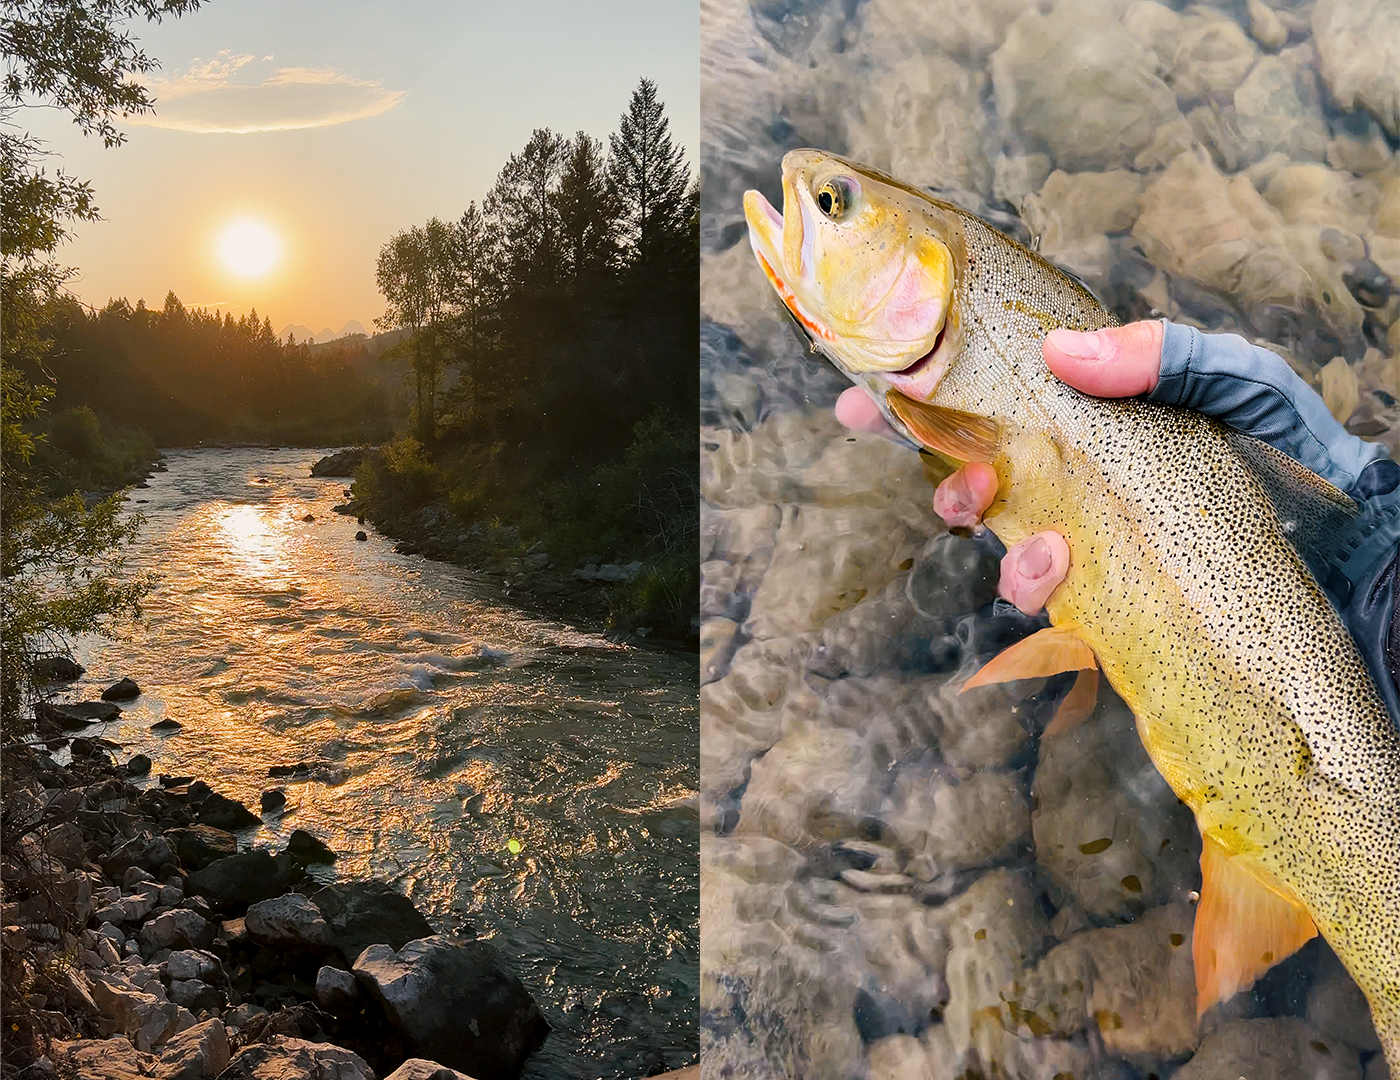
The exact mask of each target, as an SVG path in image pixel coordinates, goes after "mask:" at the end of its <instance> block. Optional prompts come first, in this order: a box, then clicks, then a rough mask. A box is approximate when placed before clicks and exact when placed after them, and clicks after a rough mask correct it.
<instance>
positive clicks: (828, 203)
mask: <svg viewBox="0 0 1400 1080" xmlns="http://www.w3.org/2000/svg"><path fill="white" fill-rule="evenodd" d="M855 194H856V192H855V185H854V184H852V183H851V181H849V180H847V179H846V178H845V177H842V176H837V177H833V178H832V179H830V180H828V181H827V182H826V183H824V184H823V185H822V186H821V187H819V188H817V207H818V208H819V209H820V210H821V212H822V213H823V214H825V215H826V216H827V217H829V218H831V220H832V221H840V220H841V219H842V218H843V217H845V216H846V215H847V214H848V213H850V211H851V207H852V206H853V205H854V203H855Z"/></svg>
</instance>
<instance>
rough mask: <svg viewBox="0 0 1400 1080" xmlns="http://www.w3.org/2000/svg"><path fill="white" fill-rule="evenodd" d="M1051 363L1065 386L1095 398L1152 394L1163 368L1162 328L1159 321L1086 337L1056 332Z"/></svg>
mask: <svg viewBox="0 0 1400 1080" xmlns="http://www.w3.org/2000/svg"><path fill="white" fill-rule="evenodd" d="M1043 350H1044V353H1045V363H1046V364H1047V365H1048V366H1049V368H1050V371H1051V373H1052V374H1053V375H1054V376H1055V378H1057V379H1059V380H1060V381H1061V382H1064V383H1068V384H1069V385H1070V386H1072V387H1074V388H1075V389H1076V390H1082V391H1084V393H1086V394H1093V395H1094V396H1095V397H1106V398H1119V397H1135V396H1136V395H1138V394H1146V393H1148V392H1149V391H1151V390H1153V389H1155V388H1156V386H1157V376H1158V375H1159V374H1160V372H1161V368H1162V324H1161V323H1160V322H1159V321H1157V320H1156V319H1148V320H1145V321H1143V322H1135V323H1129V324H1128V325H1127V326H1111V327H1108V328H1106V329H1104V330H1094V331H1092V332H1091V333H1082V332H1080V331H1078V330H1051V331H1050V333H1049V334H1048V335H1047V336H1046V338H1045V344H1044V346H1043Z"/></svg>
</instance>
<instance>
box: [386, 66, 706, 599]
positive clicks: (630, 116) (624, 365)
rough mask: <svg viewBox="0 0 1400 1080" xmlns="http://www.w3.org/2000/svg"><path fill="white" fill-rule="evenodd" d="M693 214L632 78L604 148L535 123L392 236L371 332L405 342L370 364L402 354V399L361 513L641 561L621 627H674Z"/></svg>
mask: <svg viewBox="0 0 1400 1080" xmlns="http://www.w3.org/2000/svg"><path fill="white" fill-rule="evenodd" d="M697 204H698V189H697V187H696V185H695V184H694V183H693V182H692V180H691V171H690V167H689V165H688V164H687V162H686V159H685V155H684V152H683V150H682V149H681V148H680V147H678V146H676V145H675V144H674V143H673V142H672V140H671V137H670V133H669V123H668V121H667V118H666V115H665V107H664V105H663V104H662V102H661V101H660V100H659V99H658V98H657V95H656V86H655V84H654V83H652V82H651V81H650V80H648V79H642V80H641V81H640V84H639V85H638V87H637V89H636V90H635V91H634V92H633V94H632V97H631V101H630V103H629V106H628V109H627V111H626V112H625V113H624V114H623V115H622V117H621V120H620V122H619V125H618V130H617V131H615V132H613V133H612V134H611V135H610V136H609V137H608V140H607V142H606V143H604V142H603V141H601V140H599V139H596V138H594V137H592V136H591V135H589V134H588V133H586V132H582V131H580V132H578V133H577V134H575V135H574V136H573V137H572V138H567V137H565V136H562V135H559V134H556V133H555V132H552V131H549V130H547V129H539V130H536V131H535V132H534V133H533V134H532V135H531V137H530V140H529V141H528V142H527V143H526V145H525V146H524V147H523V148H522V149H521V150H520V151H519V152H518V153H515V154H512V155H511V156H510V158H509V159H508V160H507V161H506V163H505V165H504V167H503V168H502V169H501V171H500V173H499V175H498V176H497V177H496V180H495V183H494V184H493V185H492V186H491V188H490V190H489V191H488V192H487V194H486V196H485V198H484V199H483V200H482V202H481V204H480V205H478V204H477V203H475V202H473V203H471V204H469V205H468V206H467V208H466V210H465V212H464V213H463V214H462V215H461V217H460V218H459V219H457V220H455V221H450V222H447V221H441V220H438V219H436V218H435V219H433V220H431V221H429V222H427V223H426V224H425V225H421V226H415V227H413V228H410V229H408V230H406V231H404V232H401V233H398V234H397V235H395V236H394V237H393V238H391V239H390V240H389V241H388V242H387V243H386V244H385V245H384V246H383V248H382V249H381V251H380V254H379V260H378V266H377V280H378V284H379V287H380V291H381V292H382V293H383V294H384V297H385V299H386V302H387V303H386V308H387V310H386V312H385V315H384V316H383V317H382V318H381V319H379V320H377V323H378V325H379V326H380V327H381V328H382V329H385V330H388V329H403V330H406V331H408V336H407V337H406V338H405V339H404V341H403V342H402V343H401V344H400V345H398V346H397V347H396V348H395V350H393V351H392V352H391V353H387V354H386V356H390V355H395V354H396V355H397V356H399V357H400V358H401V359H402V360H404V361H406V363H407V365H408V368H409V372H410V378H411V381H412V385H413V398H414V402H415V405H414V409H413V420H412V422H411V425H410V430H409V431H407V432H405V433H404V437H403V438H402V439H401V440H400V442H399V443H398V444H396V445H395V447H394V448H393V452H392V453H386V454H385V455H382V456H381V457H379V458H377V459H372V461H371V464H370V466H369V467H368V468H367V470H366V472H365V474H364V475H363V476H362V477H361V483H360V485H359V493H360V495H361V497H362V498H364V499H365V501H366V503H367V505H369V508H370V512H371V514H372V515H375V516H376V518H377V520H388V519H392V517H393V516H395V515H396V514H401V513H403V512H405V511H407V510H411V509H412V508H413V507H414V506H415V505H416V504H421V503H422V502H424V501H426V500H428V499H438V500H441V501H445V502H447V503H448V504H449V505H450V506H452V508H453V509H454V510H455V511H456V513H457V515H458V516H459V517H460V518H462V519H463V520H464V521H465V522H467V523H472V522H478V521H483V520H486V521H492V520H494V521H497V522H504V523H506V524H509V525H514V526H517V527H518V532H519V534H520V536H521V537H522V541H521V542H522V543H526V542H529V541H530V540H531V539H544V540H546V542H547V543H548V544H549V546H550V548H551V551H552V553H553V554H554V556H555V558H556V561H557V560H559V559H569V558H578V557H581V556H582V555H583V554H584V553H585V552H591V553H596V554H600V555H603V556H604V557H610V558H619V559H624V558H625V559H630V558H640V559H644V560H647V561H649V562H650V564H651V565H652V567H653V569H652V570H651V571H649V574H650V576H649V578H648V579H647V581H646V582H644V583H643V584H642V585H640V586H638V588H637V589H636V590H634V593H635V595H636V601H635V605H634V606H635V607H636V608H637V609H638V610H637V611H636V612H635V614H636V617H637V618H650V619H652V620H653V621H657V620H660V619H662V618H663V617H669V618H671V619H674V620H688V618H689V609H690V608H691V607H693V603H694V601H693V596H694V594H695V589H694V588H693V587H692V585H693V582H694V575H695V565H696V564H695V530H696V525H695V520H696V517H695V515H696V505H697V502H696V499H697V497H698V489H699V485H698V466H697V454H696V440H697V438H698V409H699V380H698V377H697V368H696V350H697V342H698V336H699V305H698V277H699V264H698V260H699V242H698V235H699V234H698V213H697ZM660 608H665V609H666V610H665V611H664V612H662V611H661V610H660ZM682 609H684V611H682ZM647 611H650V614H647Z"/></svg>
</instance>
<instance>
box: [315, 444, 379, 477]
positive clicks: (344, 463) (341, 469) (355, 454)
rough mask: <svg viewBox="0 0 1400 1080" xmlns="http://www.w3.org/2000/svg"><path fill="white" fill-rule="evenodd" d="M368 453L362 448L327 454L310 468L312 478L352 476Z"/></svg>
mask: <svg viewBox="0 0 1400 1080" xmlns="http://www.w3.org/2000/svg"><path fill="white" fill-rule="evenodd" d="M368 452H369V451H368V450H367V449H365V448H364V447H362V446H356V447H352V448H351V449H349V450H339V451H337V452H336V453H334V454H327V455H326V456H325V457H323V458H321V460H320V461H318V462H316V464H315V465H313V466H311V475H312V476H354V475H355V470H356V469H357V468H359V466H360V463H361V462H362V461H364V459H365V454H367V453H368Z"/></svg>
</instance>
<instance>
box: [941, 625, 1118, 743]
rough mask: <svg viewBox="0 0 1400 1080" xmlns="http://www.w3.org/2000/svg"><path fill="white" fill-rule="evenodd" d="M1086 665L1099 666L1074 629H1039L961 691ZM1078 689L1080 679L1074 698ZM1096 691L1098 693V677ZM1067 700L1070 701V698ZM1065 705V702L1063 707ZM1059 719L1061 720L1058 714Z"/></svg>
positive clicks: (989, 664)
mask: <svg viewBox="0 0 1400 1080" xmlns="http://www.w3.org/2000/svg"><path fill="white" fill-rule="evenodd" d="M1086 668H1092V669H1097V668H1098V661H1097V660H1095V659H1094V651H1093V650H1092V649H1091V648H1089V646H1088V645H1085V644H1084V642H1082V641H1080V640H1079V637H1078V635H1077V634H1076V633H1075V631H1074V630H1073V629H1072V628H1069V627H1062V626H1050V627H1046V628H1045V629H1044V630H1037V631H1036V632H1035V633H1034V634H1032V635H1031V636H1030V637H1028V638H1026V639H1024V640H1022V641H1018V642H1016V644H1015V645H1012V646H1011V647H1010V648H1009V649H1004V650H1003V651H1002V652H1000V653H998V654H997V655H996V656H994V657H993V658H992V659H991V660H989V661H987V663H985V664H983V665H982V668H981V670H979V671H978V672H977V674H976V675H974V676H972V678H970V679H968V680H967V682H965V683H963V686H962V690H959V691H958V693H960V694H961V693H963V692H965V691H967V690H971V689H972V688H973V687H975V686H990V685H991V684H992V683H1001V682H1014V681H1015V680H1016V679H1034V678H1038V677H1040V676H1042V675H1058V674H1060V672H1062V671H1081V670H1084V669H1086ZM1076 690H1080V686H1079V682H1078V681H1077V680H1076V682H1075V684H1074V689H1073V690H1071V691H1070V697H1074V694H1075V691H1076ZM1094 690H1095V692H1096V693H1097V690H1098V680H1097V678H1096V679H1095V682H1094ZM1081 693H1083V691H1081ZM1091 700H1092V699H1091ZM1065 701H1066V702H1068V701H1069V698H1066V699H1065ZM1063 707H1064V706H1063V705H1062V706H1061V708H1062V709H1063ZM1086 715H1087V714H1086ZM1055 719H1056V720H1058V719H1059V715H1058V714H1056V717H1055ZM1052 723H1053V721H1052ZM1067 726H1068V725H1067ZM1061 730H1063V729H1061Z"/></svg>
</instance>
